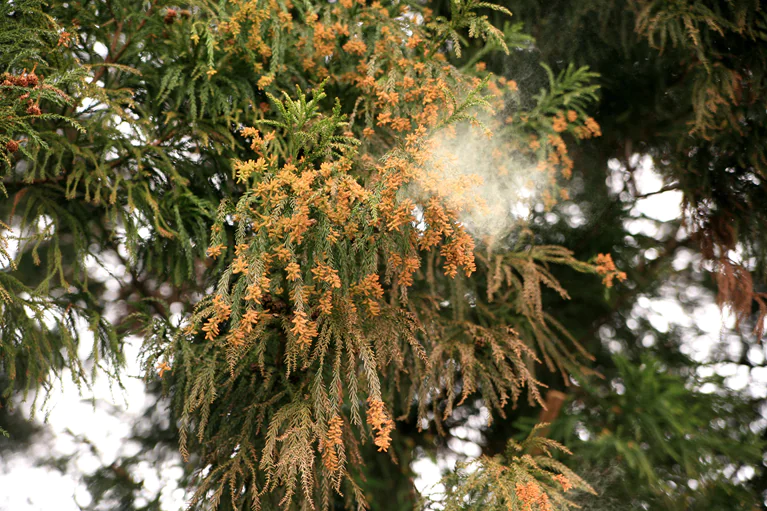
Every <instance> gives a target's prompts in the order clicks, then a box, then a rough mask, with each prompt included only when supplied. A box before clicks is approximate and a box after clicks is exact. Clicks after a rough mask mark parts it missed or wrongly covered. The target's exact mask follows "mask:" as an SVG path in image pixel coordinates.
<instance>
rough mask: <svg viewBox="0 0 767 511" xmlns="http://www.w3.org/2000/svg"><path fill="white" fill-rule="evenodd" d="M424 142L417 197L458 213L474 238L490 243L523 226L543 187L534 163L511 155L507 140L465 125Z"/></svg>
mask: <svg viewBox="0 0 767 511" xmlns="http://www.w3.org/2000/svg"><path fill="white" fill-rule="evenodd" d="M429 142H430V151H429V152H430V158H429V159H428V160H427V162H426V165H425V169H424V174H425V175H424V176H422V178H421V179H419V180H418V181H419V187H420V188H421V190H420V191H421V192H424V193H426V194H427V195H431V196H433V195H438V196H439V197H440V198H441V199H442V200H443V201H444V202H445V203H446V204H447V205H449V206H450V207H451V208H453V209H454V210H456V211H458V212H459V218H460V221H461V222H462V223H463V225H464V226H465V227H466V229H467V230H468V231H469V232H470V233H471V234H472V235H473V236H474V237H475V238H477V239H483V240H485V241H488V242H492V241H493V240H497V239H499V238H501V237H503V236H505V235H507V234H509V233H510V232H511V231H512V230H513V229H514V227H516V226H518V225H519V224H520V223H523V222H524V221H525V220H526V217H527V216H528V215H529V213H530V211H531V209H532V206H533V203H534V202H535V201H536V200H537V199H538V193H537V192H538V191H539V190H540V188H541V185H542V184H543V183H544V182H545V181H547V179H546V173H545V172H542V171H540V170H539V169H538V168H537V162H536V161H534V160H531V159H530V158H529V157H527V156H525V155H522V154H521V153H519V152H517V151H514V150H513V148H512V147H511V144H509V143H508V140H506V141H502V140H498V139H496V138H494V137H493V136H492V134H491V133H490V132H489V131H486V130H484V129H482V128H481V127H478V126H472V125H469V124H468V123H467V124H463V125H460V126H457V127H456V128H455V129H447V130H444V131H443V132H441V133H440V134H439V135H437V136H435V137H433V138H432V139H430V141H429Z"/></svg>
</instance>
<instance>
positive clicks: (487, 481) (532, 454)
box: [426, 424, 596, 511]
mask: <svg viewBox="0 0 767 511" xmlns="http://www.w3.org/2000/svg"><path fill="white" fill-rule="evenodd" d="M546 426H547V424H539V425H538V426H537V427H536V428H534V429H533V430H532V432H531V433H530V436H528V437H527V439H525V440H524V441H523V442H521V443H517V442H515V441H513V440H511V441H509V444H508V446H507V448H506V453H505V454H504V455H503V456H501V455H498V456H494V457H492V458H491V457H487V456H483V457H481V458H479V459H477V460H474V461H472V462H469V463H462V464H460V465H459V466H458V467H456V470H455V471H454V472H451V473H450V474H449V475H448V476H447V477H445V478H444V479H443V480H442V483H441V484H443V485H444V486H445V492H444V494H440V493H436V494H434V496H432V497H431V498H432V500H433V501H432V502H429V503H428V504H427V507H426V509H445V510H446V511H468V510H480V509H488V510H492V511H496V510H513V511H523V510H530V509H535V510H540V511H544V510H545V511H555V510H556V511H559V510H563V511H566V510H569V509H577V508H578V507H580V506H578V505H576V504H575V503H574V502H572V501H571V500H569V499H568V498H567V494H568V492H570V491H573V493H579V492H587V493H592V494H594V493H596V492H595V491H594V490H593V489H592V488H591V486H589V485H588V483H586V482H585V481H584V480H583V479H581V478H580V477H578V475H576V474H575V473H574V472H573V471H572V470H570V469H569V468H568V467H567V466H566V465H564V464H563V463H561V462H559V461H557V460H556V459H554V457H553V455H552V453H554V452H557V451H560V452H565V453H568V454H569V451H568V450H567V449H566V448H565V447H564V446H563V445H561V444H559V443H557V442H555V441H553V440H550V439H547V438H543V437H541V436H539V434H538V433H539V431H540V430H541V429H543V428H545V427H546Z"/></svg>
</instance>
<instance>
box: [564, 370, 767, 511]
mask: <svg viewBox="0 0 767 511" xmlns="http://www.w3.org/2000/svg"><path fill="white" fill-rule="evenodd" d="M614 361H615V366H616V369H617V371H616V373H615V374H614V376H612V377H611V379H610V380H609V385H595V384H592V383H587V384H586V385H584V387H583V389H582V390H581V391H579V392H576V393H575V394H574V397H573V399H572V400H571V402H570V403H569V407H568V412H567V414H566V415H565V416H564V417H563V418H562V419H560V420H559V421H558V423H555V424H554V425H553V427H552V429H551V433H550V434H551V435H552V437H553V438H558V439H561V441H563V442H566V443H567V445H569V446H571V448H572V449H573V451H574V453H575V456H577V457H579V458H580V459H581V460H583V461H587V462H588V463H589V464H592V465H593V466H594V467H599V470H604V471H607V472H609V471H614V470H617V467H618V466H620V467H623V473H622V474H621V476H620V479H621V482H620V483H615V484H614V485H613V486H612V488H611V489H610V490H608V491H607V493H608V495H607V497H608V498H609V497H610V496H615V497H617V498H619V499H636V500H637V502H641V501H642V500H644V501H645V502H649V503H651V505H654V506H662V507H663V509H691V508H695V509H697V508H698V507H699V506H704V505H706V504H705V503H706V502H715V501H716V500H717V499H718V498H719V495H721V494H722V493H728V494H730V498H731V499H732V501H731V505H732V508H733V509H735V508H737V509H749V507H748V506H749V502H751V501H752V500H753V499H754V498H755V496H754V495H753V494H751V493H750V492H748V491H747V490H746V489H744V488H742V487H738V486H734V485H733V484H732V481H731V480H730V478H731V477H733V475H732V474H734V473H735V472H737V471H738V469H739V468H740V467H743V466H748V465H749V464H752V463H759V462H760V460H761V458H762V453H763V452H764V441H763V440H761V439H759V437H758V436H757V435H756V434H755V433H754V432H753V431H752V429H751V427H750V425H749V424H748V420H747V417H748V415H749V413H750V410H749V405H748V403H747V402H746V401H745V400H744V399H743V398H742V397H741V396H738V395H737V394H736V393H733V392H728V393H725V392H723V391H720V392H704V391H703V390H704V389H706V386H708V387H710V388H721V386H722V385H721V381H720V380H717V379H715V378H713V379H703V378H698V377H696V376H695V375H694V374H692V375H689V376H687V377H683V376H680V375H677V374H674V373H672V372H670V371H669V368H668V367H664V365H663V364H662V363H660V362H659V361H658V360H657V359H654V358H651V357H647V356H646V357H644V358H643V359H642V360H641V361H639V362H638V363H632V362H630V361H629V360H628V359H626V358H624V357H615V359H614ZM610 388H611V389H612V391H611V390H610ZM576 433H577V437H580V440H579V439H578V438H577V437H576ZM733 468H734V470H733ZM691 480H693V481H695V483H694V485H690V483H689V481H691ZM638 488H646V489H647V490H646V493H645V494H640V493H639V492H638V491H637V489H638Z"/></svg>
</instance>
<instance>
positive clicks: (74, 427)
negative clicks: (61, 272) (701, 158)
mask: <svg viewBox="0 0 767 511" xmlns="http://www.w3.org/2000/svg"><path fill="white" fill-rule="evenodd" d="M632 164H635V167H636V170H635V176H636V180H637V185H638V187H639V190H638V192H639V193H640V194H645V193H649V192H653V191H656V190H658V189H660V188H661V186H662V181H661V179H660V177H659V176H658V175H657V174H656V173H655V172H654V171H653V168H652V161H651V160H650V158H639V157H637V158H636V159H635V161H633V162H632ZM610 168H611V170H612V176H611V177H610V178H609V179H608V183H609V184H610V186H611V188H612V189H613V191H614V192H615V193H620V192H621V191H622V187H623V182H622V179H621V178H620V175H621V173H622V172H623V169H621V168H620V166H619V165H617V162H613V163H611V165H610ZM680 204H681V193H680V192H676V191H669V192H665V193H662V194H658V195H654V196H652V197H649V198H646V199H642V200H640V201H638V202H637V205H636V208H635V212H634V213H635V214H636V215H637V216H639V215H640V214H641V215H644V216H646V217H649V218H650V219H656V220H661V221H666V220H671V219H674V218H678V217H679V216H680V214H681V209H680ZM576 209H577V208H576ZM627 227H628V229H629V231H631V232H634V233H638V232H643V233H645V234H649V235H651V236H652V235H655V226H654V222H653V221H652V220H646V219H637V220H633V221H631V222H630V224H629V225H628V226H627ZM646 257H648V258H652V257H653V254H646ZM687 262H689V261H680V262H679V264H680V265H683V264H686V263H687ZM635 313H636V314H637V315H642V316H645V317H647V318H648V319H649V321H650V322H651V323H652V324H653V326H654V327H656V328H658V329H659V330H665V329H667V328H668V327H669V325H670V324H674V323H675V324H678V325H681V326H691V325H692V324H693V323H695V324H697V326H698V327H700V328H701V329H702V330H703V331H704V332H705V335H704V336H701V337H697V338H691V339H690V340H689V342H688V343H687V344H686V345H685V346H684V348H683V349H684V350H686V351H687V352H688V353H689V354H691V355H692V356H693V357H695V358H696V359H699V360H704V359H706V358H707V357H708V356H709V354H710V352H711V349H712V348H713V346H714V345H715V344H716V343H717V342H718V341H719V339H720V335H722V332H723V330H722V326H723V325H726V326H728V327H729V326H731V324H732V321H731V319H728V318H726V317H724V318H723V316H722V314H721V313H720V311H719V309H718V308H717V306H716V305H715V304H714V303H713V302H711V303H709V304H707V305H705V306H704V307H703V308H702V309H701V310H699V311H698V312H697V313H696V314H695V315H694V316H693V317H688V316H687V315H686V314H685V313H684V312H683V311H682V308H681V307H680V306H679V304H678V303H676V301H675V300H673V299H654V300H651V299H649V298H646V297H643V298H640V299H639V300H638V301H637V304H636V308H635ZM643 342H645V343H648V344H647V345H649V343H651V342H652V339H644V340H643ZM84 344H86V345H87V343H84ZM137 345H138V342H134V343H133V345H131V346H130V347H128V348H127V351H126V359H127V360H128V361H129V365H128V368H127V371H126V372H125V375H126V376H125V378H124V384H125V386H126V391H125V393H124V394H123V393H122V392H121V391H120V390H119V389H114V392H113V389H110V386H109V384H108V382H107V381H106V378H103V377H102V378H101V379H99V380H98V381H97V382H96V384H95V386H94V388H93V392H92V393H84V394H83V395H82V396H80V395H79V394H78V392H77V389H76V387H75V386H74V385H73V384H72V383H71V382H70V381H69V380H68V379H67V376H68V375H66V374H65V375H64V379H63V380H64V383H63V387H62V388H61V389H60V390H59V391H54V394H53V398H52V408H51V411H50V415H49V418H48V429H47V431H46V433H45V434H44V436H43V441H40V442H37V443H35V444H33V446H32V448H31V450H29V451H22V452H21V453H19V454H16V455H11V456H6V457H5V458H0V511H52V510H56V511H79V507H78V505H77V503H78V502H79V503H80V504H82V505H86V504H88V503H89V501H90V496H89V494H88V492H87V490H86V489H85V486H84V484H83V483H81V482H79V481H78V480H77V479H76V478H75V477H73V476H77V475H78V473H88V472H90V471H93V470H95V469H96V468H98V467H100V466H105V465H109V464H110V463H111V462H112V461H114V460H116V459H117V458H118V457H119V456H121V455H132V454H135V453H136V452H137V450H138V449H139V446H138V445H136V444H133V443H131V442H129V441H128V440H127V439H128V436H129V434H130V428H131V426H132V424H133V422H134V420H135V419H137V418H138V417H140V416H141V414H142V412H143V411H144V410H145V409H146V408H145V407H146V406H147V405H149V404H151V401H150V399H153V398H147V396H146V394H145V393H144V384H143V382H142V381H141V379H140V368H139V366H138V361H137V358H138V346H137ZM615 349H619V346H615ZM748 356H749V357H751V358H752V360H754V361H755V362H761V361H762V360H763V359H764V357H765V351H764V349H762V348H758V347H754V348H752V349H751V352H749V354H748ZM711 370H712V371H713V369H711ZM716 370H717V371H718V372H719V373H720V374H723V375H726V376H728V380H727V383H728V385H730V386H732V387H733V388H738V389H742V388H744V387H746V386H749V391H750V392H752V393H753V394H754V395H757V396H760V397H764V396H767V370H765V371H761V372H759V371H753V372H752V373H751V374H750V375H749V373H748V371H747V368H744V367H742V366H738V365H736V364H720V365H719V366H718V367H717V368H716ZM91 397H94V398H95V399H96V408H95V409H94V406H93V404H92V403H91V401H90V398H91ZM110 403H111V404H113V406H110ZM115 407H116V408H117V409H118V410H120V411H119V413H110V408H111V409H114V408H115ZM28 409H29V407H28V406H27V407H26V410H27V411H28ZM112 411H113V410H112ZM485 413H486V411H485ZM475 419H476V420H477V426H479V425H480V424H483V423H484V422H486V418H483V417H476V418H475ZM460 429H461V431H455V432H454V433H456V436H457V437H459V438H457V439H454V440H452V441H451V447H452V448H454V450H456V451H457V452H461V453H463V454H464V455H466V456H468V457H470V458H471V457H476V456H478V455H479V454H480V448H479V446H478V445H477V443H476V442H477V441H479V440H480V438H481V436H478V435H479V433H478V431H476V430H472V429H470V428H460ZM77 437H84V438H87V439H89V440H90V441H91V442H92V443H93V445H94V446H95V447H96V449H97V451H98V454H94V453H93V452H91V451H90V450H89V449H88V448H87V446H86V445H84V444H83V443H81V442H78V441H76V440H75V438H77ZM43 456H67V457H69V458H70V461H69V468H70V470H69V471H68V473H67V474H61V473H59V472H55V471H53V470H51V469H50V468H47V467H39V466H36V462H37V460H38V459H39V458H40V457H43ZM455 461H456V460H455V459H452V458H440V459H439V460H438V461H437V463H435V462H433V461H431V460H429V459H428V458H421V459H418V460H416V461H415V462H414V463H413V468H414V470H415V471H416V472H417V473H418V474H420V476H419V477H418V478H417V480H416V486H417V488H418V489H419V491H422V492H429V493H431V492H433V491H438V490H439V487H438V486H435V485H436V484H437V482H438V481H439V478H440V473H441V472H442V471H444V470H445V469H451V468H453V467H454V465H455ZM180 463H181V461H180V458H178V459H176V460H174V461H171V462H168V463H166V465H164V466H163V467H155V470H152V469H151V467H148V466H147V467H143V470H142V469H140V472H141V473H140V474H137V475H138V479H142V478H143V479H144V484H145V485H146V486H147V488H148V490H149V492H151V493H150V495H154V494H155V493H156V491H158V490H160V489H162V490H161V491H162V494H161V495H162V497H161V501H162V504H163V509H164V510H167V511H177V510H180V509H183V508H184V503H185V492H184V490H183V489H180V488H178V487H177V486H176V479H177V478H178V477H179V476H180V475H181V466H180ZM157 468H160V470H156V469H157ZM158 473H159V474H162V475H163V476H164V477H163V479H162V480H160V479H158V477H157V474H158Z"/></svg>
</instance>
